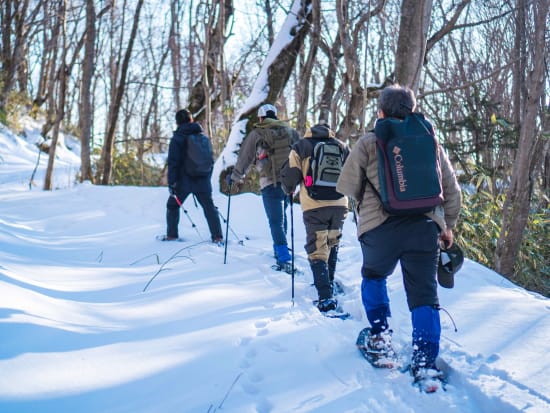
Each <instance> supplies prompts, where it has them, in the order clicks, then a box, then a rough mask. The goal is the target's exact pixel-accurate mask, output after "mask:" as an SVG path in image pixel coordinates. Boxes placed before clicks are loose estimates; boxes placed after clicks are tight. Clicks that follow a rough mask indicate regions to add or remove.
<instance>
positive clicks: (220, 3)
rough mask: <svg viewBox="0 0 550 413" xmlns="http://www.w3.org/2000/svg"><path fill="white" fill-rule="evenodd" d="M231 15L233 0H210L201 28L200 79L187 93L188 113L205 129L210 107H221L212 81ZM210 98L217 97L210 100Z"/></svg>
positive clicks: (215, 86) (215, 74)
mask: <svg viewBox="0 0 550 413" xmlns="http://www.w3.org/2000/svg"><path fill="white" fill-rule="evenodd" d="M233 12H234V8H233V0H212V6H211V10H210V13H209V14H210V16H209V20H208V23H207V24H206V26H205V41H204V45H203V50H204V58H203V62H202V73H201V78H200V80H199V81H197V82H196V83H195V84H194V85H193V88H192V89H191V92H190V97H189V110H190V111H191V113H193V114H194V115H195V119H197V120H204V119H205V120H206V126H207V129H208V128H209V124H210V119H208V117H209V116H210V113H211V112H213V111H214V109H215V107H213V105H214V106H218V105H219V104H220V103H222V102H221V99H220V97H219V95H220V94H221V92H220V90H221V88H223V87H224V86H223V85H215V79H218V78H220V76H217V73H218V72H219V70H220V64H219V63H220V56H222V55H223V53H224V50H223V48H224V45H225V42H226V40H227V38H226V36H225V31H226V27H227V23H228V21H229V19H230V18H231V16H233ZM222 77H223V78H224V76H222ZM214 95H218V96H216V97H214V98H213V96H214ZM207 115H208V116H207ZM210 129H211V128H210ZM208 132H209V133H211V131H208Z"/></svg>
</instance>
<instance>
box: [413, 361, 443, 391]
mask: <svg viewBox="0 0 550 413" xmlns="http://www.w3.org/2000/svg"><path fill="white" fill-rule="evenodd" d="M411 374H412V376H413V379H414V381H413V384H414V385H415V386H417V387H418V388H419V389H420V390H421V391H423V392H425V393H433V392H436V391H437V390H438V389H440V388H443V389H444V388H445V374H444V373H443V372H442V371H441V370H440V369H439V368H437V366H436V365H435V363H433V364H432V365H430V366H428V367H427V366H419V365H414V364H413V365H411Z"/></svg>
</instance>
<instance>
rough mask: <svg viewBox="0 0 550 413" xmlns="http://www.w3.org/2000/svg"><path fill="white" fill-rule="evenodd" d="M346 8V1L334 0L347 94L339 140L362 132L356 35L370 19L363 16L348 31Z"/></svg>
mask: <svg viewBox="0 0 550 413" xmlns="http://www.w3.org/2000/svg"><path fill="white" fill-rule="evenodd" d="M348 6H349V4H348V1H346V0H336V16H337V19H338V35H339V36H340V41H341V42H342V47H343V51H344V64H345V68H346V71H345V73H344V79H343V86H344V91H345V93H347V94H348V99H347V108H346V114H345V115H344V118H343V120H342V122H341V123H340V126H339V128H338V130H337V135H338V136H339V137H340V138H341V139H350V138H351V139H357V138H358V137H359V136H360V135H362V132H363V130H362V128H361V127H358V126H357V124H358V123H362V120H363V114H364V94H365V90H364V88H363V86H362V85H361V73H360V67H361V64H360V61H359V52H358V46H359V44H358V35H359V31H360V28H362V26H363V24H364V23H365V22H366V21H367V20H368V19H369V18H370V14H365V15H364V16H363V17H362V18H361V19H360V20H359V22H358V23H357V24H356V25H355V27H353V28H351V30H350V27H349V26H350V24H349V21H350V16H349V13H350V11H349V8H348ZM358 121H359V122H358Z"/></svg>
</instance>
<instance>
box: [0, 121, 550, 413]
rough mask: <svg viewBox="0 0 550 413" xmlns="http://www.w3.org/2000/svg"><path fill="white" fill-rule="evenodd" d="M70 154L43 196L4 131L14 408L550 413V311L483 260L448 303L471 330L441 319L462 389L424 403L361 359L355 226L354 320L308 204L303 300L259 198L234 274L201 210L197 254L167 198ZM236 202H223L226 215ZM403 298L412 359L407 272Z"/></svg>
mask: <svg viewBox="0 0 550 413" xmlns="http://www.w3.org/2000/svg"><path fill="white" fill-rule="evenodd" d="M27 136H29V135H27ZM58 153H59V159H58V160H57V161H56V162H58V163H59V165H58V167H56V174H57V175H56V180H57V181H56V182H58V187H60V188H62V189H59V190H55V191H49V192H45V191H41V190H39V188H41V180H40V179H41V178H40V177H43V172H44V167H45V162H46V161H47V158H46V157H43V158H42V159H41V163H40V167H39V172H38V173H37V175H36V178H35V181H36V186H34V187H33V188H32V190H29V189H28V179H29V176H30V174H31V173H32V170H33V168H34V165H35V163H36V151H35V150H34V149H33V146H32V143H29V142H28V141H27V140H24V139H22V138H21V137H18V136H15V135H14V134H12V133H11V132H9V131H8V130H6V129H5V128H0V157H1V158H0V159H1V164H0V198H1V199H2V201H1V202H0V246H1V248H0V296H1V297H2V300H1V304H0V331H1V332H2V340H1V341H0V371H1V372H2V374H0V411H1V412H10V413H12V412H56V413H59V412H76V411H78V412H94V413H96V412H117V413H118V412H132V413H135V412H163V413H164V412H201V413H206V412H236V413H237V412H239V413H240V412H245V413H246V412H258V413H268V412H327V413H328V412H331V413H332V412H396V413H400V412H403V413H405V412H407V413H412V412H422V413H426V412H461V413H463V412H474V413H478V412H479V413H481V412H483V413H486V412H498V413H515V412H526V413H543V412H544V413H545V412H548V411H550V384H549V383H550V372H549V367H550V365H549V364H550V359H549V358H548V357H547V354H548V352H549V351H550V301H549V300H548V299H546V298H544V297H541V296H540V295H537V294H533V293H530V292H527V291H525V290H524V289H522V288H520V287H518V286H515V285H514V284H512V283H510V282H509V281H507V280H505V279H504V278H503V277H501V276H500V275H498V274H496V273H494V272H493V271H490V270H488V269H487V268H485V267H483V266H481V265H479V264H477V263H475V262H472V261H469V260H467V261H466V262H465V265H464V267H463V269H462V271H461V272H460V274H459V275H458V276H457V278H456V282H455V288H454V289H452V290H443V289H442V290H441V291H440V299H441V304H442V306H443V307H444V308H445V309H446V310H447V311H448V312H449V313H450V314H451V315H452V317H453V319H454V321H455V322H456V324H457V327H458V332H454V328H453V324H452V322H451V320H450V318H449V317H448V316H447V315H446V314H444V313H442V314H441V316H442V327H443V339H442V342H441V354H440V356H441V360H442V362H443V363H444V364H445V365H446V368H447V369H448V371H449V372H450V378H449V385H448V388H447V391H446V392H443V391H442V392H438V393H436V394H432V395H427V394H422V393H419V392H418V391H417V390H416V389H415V388H414V387H413V386H411V378H410V377H409V376H408V375H407V374H403V373H400V372H397V371H382V370H375V369H373V368H372V367H370V365H368V364H367V363H366V362H365V361H364V360H363V359H362V358H361V356H360V354H359V353H358V351H357V350H356V348H355V344H354V343H355V339H356V337H357V334H358V333H359V331H360V330H361V329H362V328H363V327H365V326H366V325H367V321H366V319H365V315H364V311H363V308H362V305H361V299H360V283H361V277H360V267H361V251H360V248H359V245H358V242H357V241H356V239H355V228H354V224H353V222H352V220H351V217H349V219H348V221H347V222H346V225H345V228H344V237H343V241H342V247H341V250H340V251H341V252H340V261H339V263H338V268H337V278H338V279H339V280H340V281H341V282H342V283H343V285H344V286H345V292H346V294H345V295H344V296H342V297H341V299H340V301H341V303H342V305H343V307H344V308H345V309H346V310H347V311H349V312H350V313H351V314H352V316H353V318H352V319H350V320H346V321H342V320H337V319H327V318H324V317H322V316H321V315H320V313H319V312H318V311H317V310H316V309H315V308H314V307H313V306H312V305H311V300H312V299H314V298H316V297H315V289H314V287H312V286H311V282H312V277H311V273H310V271H309V269H308V265H307V259H306V254H305V252H304V250H303V245H304V242H305V234H304V228H303V223H302V220H301V211H300V208H299V205H295V207H294V211H293V215H294V233H295V237H294V238H295V251H296V263H297V266H298V267H300V268H301V269H303V270H304V272H303V274H301V275H297V276H296V277H295V299H294V304H293V303H292V299H291V298H292V297H291V277H290V276H288V275H286V274H281V273H279V272H275V271H273V270H271V268H270V267H271V264H272V263H273V258H272V246H271V239H270V236H269V229H268V226H267V222H266V219H265V217H264V212H263V206H262V203H261V199H260V198H259V197H257V196H255V195H252V194H243V195H239V196H233V197H232V198H231V205H230V206H231V210H230V230H229V240H230V243H229V245H228V249H227V263H226V264H224V248H223V247H218V246H214V245H212V244H211V243H209V242H207V240H208V239H209V234H208V229H207V226H206V222H205V219H204V216H203V215H202V211H201V210H200V208H196V207H195V205H194V203H193V201H192V199H191V198H189V199H187V201H186V202H185V204H184V206H185V209H186V211H187V213H188V215H185V214H182V217H181V221H180V235H181V236H182V237H183V238H184V240H185V242H175V243H162V242H159V241H156V240H155V236H156V235H158V234H162V233H163V232H164V230H165V227H164V226H165V223H164V219H165V218H164V217H165V204H166V199H167V195H168V193H167V190H166V188H137V187H102V186H93V185H90V184H82V185H77V184H75V183H74V175H75V174H76V172H77V171H78V156H76V155H75V154H74V153H71V152H70V151H69V150H67V152H65V151H59V152H58ZM42 162H44V163H42ZM56 166H57V164H56ZM227 201H228V199H227V197H226V196H224V195H221V194H215V202H216V204H217V205H218V207H219V208H220V209H219V210H220V213H221V214H222V215H223V216H224V217H225V216H227V206H228V203H227ZM289 218H290V214H289ZM190 221H192V222H193V223H194V224H195V225H196V228H193V226H192V224H191V222H190ZM223 225H224V228H225V223H223ZM239 241H240V242H239ZM289 241H290V237H289ZM389 292H390V299H391V305H392V313H393V317H392V319H390V323H391V327H392V328H393V330H394V342H395V346H396V347H397V349H398V350H399V351H400V353H401V354H402V356H403V357H408V356H409V354H410V351H411V349H410V335H411V326H410V314H409V311H408V309H407V307H406V303H405V297H404V292H403V286H402V279H401V272H400V268H399V267H398V268H397V269H396V271H395V273H394V274H393V275H392V276H391V277H390V279H389Z"/></svg>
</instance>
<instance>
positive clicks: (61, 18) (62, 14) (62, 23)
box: [44, 0, 69, 191]
mask: <svg viewBox="0 0 550 413" xmlns="http://www.w3.org/2000/svg"><path fill="white" fill-rule="evenodd" d="M65 1H66V0H59V9H58V10H57V16H58V17H57V19H58V20H57V21H58V24H59V28H60V31H61V34H60V35H61V64H60V66H59V71H58V76H57V81H58V85H59V90H58V93H57V103H56V104H55V119H54V120H53V133H52V143H51V145H50V150H49V152H48V166H47V168H46V177H45V179H44V189H45V190H48V191H49V190H51V189H52V177H53V166H54V162H55V152H56V150H57V142H58V141H59V129H60V127H61V121H62V120H63V117H64V115H65V99H66V96H67V78H68V75H69V73H68V72H69V68H68V65H67V23H66V10H67V9H66V6H67V5H66V3H65Z"/></svg>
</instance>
